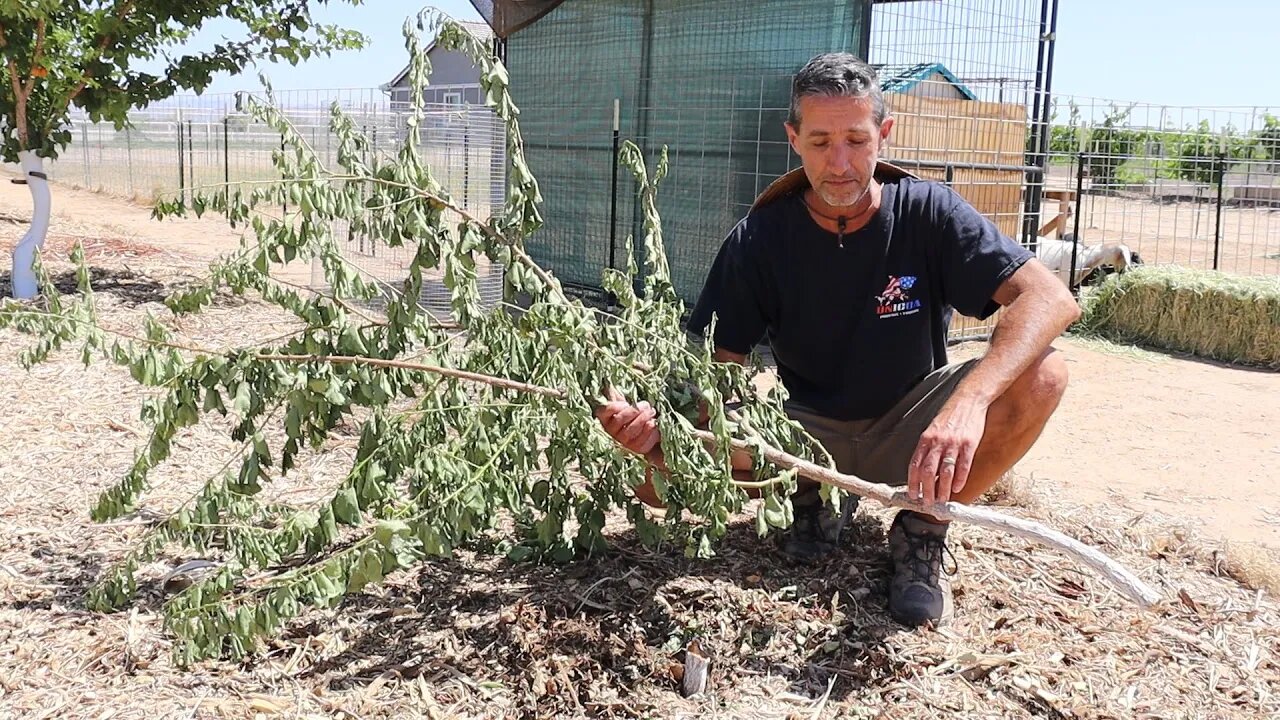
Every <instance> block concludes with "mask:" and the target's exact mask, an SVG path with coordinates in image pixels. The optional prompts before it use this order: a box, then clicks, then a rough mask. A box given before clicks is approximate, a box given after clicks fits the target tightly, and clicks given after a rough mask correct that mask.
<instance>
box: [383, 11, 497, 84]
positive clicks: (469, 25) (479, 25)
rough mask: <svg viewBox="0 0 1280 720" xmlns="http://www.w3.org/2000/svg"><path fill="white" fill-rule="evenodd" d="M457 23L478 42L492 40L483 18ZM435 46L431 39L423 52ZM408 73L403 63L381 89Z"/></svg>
mask: <svg viewBox="0 0 1280 720" xmlns="http://www.w3.org/2000/svg"><path fill="white" fill-rule="evenodd" d="M458 24H459V25H461V26H462V27H463V29H464V30H466V31H467V32H469V33H471V34H472V35H475V36H476V37H478V38H480V42H489V41H490V40H493V28H491V27H489V23H486V22H484V21H483V20H480V21H474V20H459V21H458ZM435 47H436V41H435V39H432V41H431V44H429V45H427V49H426V51H425V52H431V51H432V50H434V49H435ZM408 74H409V65H408V64H405V66H404V68H403V69H401V70H400V72H398V73H396V76H395V77H393V78H391V80H390V81H389V82H387V83H385V84H384V85H383V86H382V89H383V90H386V89H388V88H390V87H392V86H393V85H396V84H397V83H399V82H400V81H401V80H403V79H404V76H405V75H408Z"/></svg>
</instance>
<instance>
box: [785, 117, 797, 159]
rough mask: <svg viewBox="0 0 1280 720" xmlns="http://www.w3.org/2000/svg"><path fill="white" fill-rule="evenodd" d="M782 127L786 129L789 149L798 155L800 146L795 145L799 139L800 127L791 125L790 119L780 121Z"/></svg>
mask: <svg viewBox="0 0 1280 720" xmlns="http://www.w3.org/2000/svg"><path fill="white" fill-rule="evenodd" d="M782 127H783V128H785V129H786V131H787V142H789V143H791V149H792V150H795V152H796V154H797V155H799V154H800V148H798V147H796V143H798V142H799V141H800V128H799V127H797V126H795V125H792V124H791V121H790V120H788V121H786V122H784V123H782Z"/></svg>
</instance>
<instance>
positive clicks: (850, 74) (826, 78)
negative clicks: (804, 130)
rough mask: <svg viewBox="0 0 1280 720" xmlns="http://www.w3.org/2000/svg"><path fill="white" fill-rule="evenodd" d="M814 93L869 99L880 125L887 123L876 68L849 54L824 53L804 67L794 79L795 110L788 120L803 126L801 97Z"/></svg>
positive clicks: (793, 108)
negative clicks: (801, 123)
mask: <svg viewBox="0 0 1280 720" xmlns="http://www.w3.org/2000/svg"><path fill="white" fill-rule="evenodd" d="M812 95H819V96H823V97H853V98H868V99H869V100H870V101H871V111H872V114H873V115H874V116H875V121H876V125H877V126H879V125H881V124H883V123H884V119H885V116H886V115H888V113H887V111H886V110H885V106H884V94H883V93H882V92H880V79H879V78H878V77H877V76H876V70H875V68H873V67H871V66H870V65H869V64H867V63H866V62H865V61H863V60H862V59H860V58H858V57H857V56H856V55H850V54H849V53H842V52H833V53H824V54H822V55H818V56H816V57H814V58H813V59H812V60H810V61H809V62H808V63H806V64H805V66H804V67H803V68H800V72H798V73H796V75H795V77H794V78H792V80H791V110H790V112H789V113H788V115H787V122H790V123H791V124H792V125H794V126H796V127H799V126H800V98H802V97H806V96H812Z"/></svg>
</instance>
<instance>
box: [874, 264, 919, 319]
mask: <svg viewBox="0 0 1280 720" xmlns="http://www.w3.org/2000/svg"><path fill="white" fill-rule="evenodd" d="M915 284H916V276H915V275H902V276H897V275H890V276H889V284H888V285H886V286H885V288H884V292H882V293H880V294H879V295H877V296H876V301H877V302H879V303H880V305H879V307H877V308H876V315H879V316H880V319H882V320H883V319H885V318H891V317H898V316H900V315H914V314H916V313H918V312H920V306H921V302H920V301H919V300H912V299H911V292H910V290H911V288H912V287H913V286H914V285H915Z"/></svg>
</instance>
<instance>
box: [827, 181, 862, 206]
mask: <svg viewBox="0 0 1280 720" xmlns="http://www.w3.org/2000/svg"><path fill="white" fill-rule="evenodd" d="M870 191H871V183H867V184H866V185H863V186H862V189H861V190H859V191H858V192H857V194H850V193H841V194H839V195H834V194H832V193H830V192H827V191H826V190H825V189H819V190H817V193H818V197H820V198H822V202H824V203H826V204H827V205H828V206H830V207H833V208H842V209H849V208H852V207H854V206H856V205H857V204H858V203H860V202H862V201H863V200H864V199H866V197H867V193H868V192H870Z"/></svg>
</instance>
